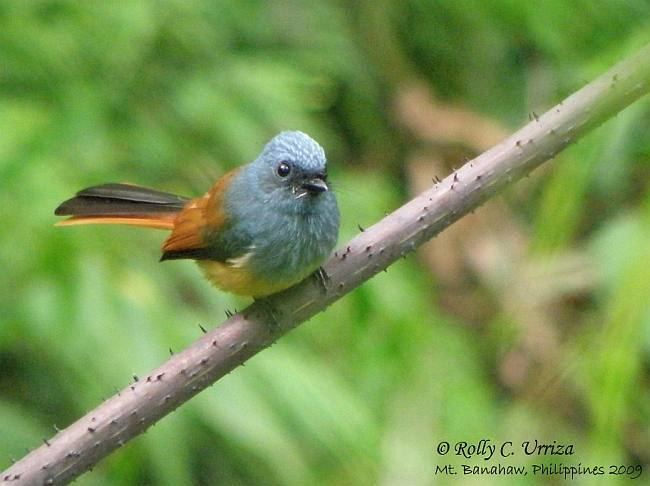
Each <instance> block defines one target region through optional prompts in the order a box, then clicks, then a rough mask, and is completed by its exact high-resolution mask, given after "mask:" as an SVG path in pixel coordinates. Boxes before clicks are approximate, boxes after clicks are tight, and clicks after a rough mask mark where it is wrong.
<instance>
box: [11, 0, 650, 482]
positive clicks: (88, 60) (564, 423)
mask: <svg viewBox="0 0 650 486" xmlns="http://www.w3.org/2000/svg"><path fill="white" fill-rule="evenodd" d="M648 32H650V4H649V3H648V2H647V1H644V0H625V1H622V0H601V1H599V2H593V1H583V0H580V1H572V2H568V1H563V0H548V1H545V2H543V4H542V3H539V2H514V1H510V0H492V1H490V2H483V1H479V0H460V1H459V0H442V1H435V2H434V1H431V0H408V1H405V2H398V1H389V0H379V1H373V2H370V1H367V0H366V1H360V2H354V3H350V4H348V3H347V2H338V1H335V0H323V1H321V2H304V1H298V0H271V1H268V2H262V1H252V0H246V1H241V0H238V1H234V0H229V1H219V2H212V1H209V0H160V1H153V0H149V1H145V0H140V1H138V0H133V1H128V2H127V1H122V2H94V1H88V2H78V1H72V0H69V1H66V0H59V1H55V0H33V1H25V0H1V1H0V208H2V209H1V214H2V224H1V225H0V262H1V264H2V271H1V273H0V275H1V276H0V291H1V292H0V464H1V466H0V468H4V466H8V465H9V463H10V458H12V457H15V458H18V457H21V456H22V455H24V453H25V449H26V448H33V447H36V446H38V445H39V444H40V443H41V441H42V439H43V438H45V437H49V436H51V435H52V434H53V432H54V429H53V425H54V424H56V425H57V426H59V427H64V426H66V425H68V424H69V423H71V422H72V421H74V420H75V419H76V418H78V417H79V416H81V415H82V414H84V413H85V412H86V411H88V410H90V409H92V408H93V407H95V406H96V405H97V404H98V403H100V402H101V401H102V399H103V398H105V397H108V396H110V395H112V394H113V393H114V392H115V391H116V390H117V389H121V388H122V387H124V386H125V385H126V384H127V383H128V381H129V380H130V379H131V378H130V377H131V376H132V375H133V374H137V375H143V374H146V373H147V371H149V370H150V369H152V368H154V367H155V366H156V365H158V364H159V363H161V362H162V361H163V360H165V359H166V357H167V356H168V352H169V351H168V350H169V348H170V347H171V348H172V349H175V350H179V349H181V348H183V347H185V346H187V345H188V344H189V343H191V342H192V341H193V340H194V339H196V338H197V337H198V336H199V334H200V330H199V327H198V325H199V324H202V325H204V326H206V327H212V326H215V325H218V324H219V322H221V320H222V318H223V315H224V310H225V309H233V308H242V307H243V306H245V305H246V304H247V301H246V300H245V299H235V298H232V297H230V296H227V295H224V294H221V293H218V292H215V291H214V290H213V289H211V288H210V287H209V286H208V285H207V284H206V283H205V282H203V281H202V280H201V278H200V276H199V272H198V271H197V270H196V269H195V268H194V266H193V265H192V264H191V263H189V262H173V263H165V264H158V262H157V257H158V252H157V247H158V245H159V243H160V241H161V239H162V233H157V232H147V231H144V230H138V229H131V228H118V227H110V228H101V227H98V228H90V227H88V228H70V229H57V228H54V227H53V223H54V221H55V218H54V217H53V214H52V211H53V209H54V208H55V207H56V205H57V204H58V203H59V202H60V201H61V200H63V199H65V198H66V197H68V196H69V195H70V194H72V193H73V192H74V191H75V190H77V189H80V188H82V187H85V186H88V185H92V184H97V183H101V182H106V181H129V182H134V183H139V184H143V185H149V186H153V187H157V188H160V189H163V190H169V191H175V192H179V193H183V194H200V193H201V192H202V191H204V190H206V189H207V188H208V187H209V185H210V183H211V181H213V180H214V179H215V178H216V177H217V176H219V175H220V174H222V173H223V172H225V171H226V170H227V169H229V168H231V167H234V166H236V165H239V164H240V163H243V162H246V161H249V160H251V159H252V158H253V157H254V156H255V155H256V153H257V152H258V151H259V150H260V148H261V147H262V145H263V144H264V143H265V142H266V141H267V140H268V139H269V138H270V137H271V136H272V135H274V134H275V133H276V132H278V131H280V130H282V129H301V130H303V131H306V132H308V133H310V134H311V135H313V136H314V137H315V138H316V139H318V140H319V141H320V142H321V143H322V144H323V145H324V146H325V147H326V150H327V152H328V157H329V160H330V166H331V172H332V178H333V180H334V181H335V182H336V183H337V191H338V195H339V200H340V205H341V208H342V214H343V228H342V234H341V238H340V242H341V243H342V242H344V241H345V240H346V239H347V238H349V237H351V236H352V235H353V234H354V233H355V232H356V231H358V230H357V225H358V224H361V225H362V226H368V225H370V224H372V223H374V222H375V221H377V220H378V219H379V218H381V217H382V216H383V215H384V213H386V212H388V211H391V210H392V209H394V208H395V207H397V206H399V205H400V204H401V203H403V202H404V201H405V200H406V199H408V197H409V189H408V186H407V183H406V178H405V176H404V174H405V167H406V163H407V162H406V161H407V159H408V156H409V154H410V153H411V151H412V150H414V149H415V148H416V147H422V146H427V144H426V143H424V142H422V141H421V140H418V139H417V138H416V137H414V136H413V135H412V134H409V133H407V132H406V131H405V130H404V129H403V128H400V127H399V126H398V124H397V123H396V121H395V117H394V115H393V113H392V110H391V106H392V102H393V99H394V97H395V96H396V93H398V92H399V89H400V88H401V87H402V84H403V83H405V82H406V81H407V80H409V79H413V78H415V77H418V78H419V79H424V80H425V81H426V82H427V84H428V86H430V88H431V89H432V90H434V91H435V92H436V93H437V94H438V96H439V97H440V99H442V100H445V101H448V102H453V103H460V104H462V105H464V106H465V107H467V108H469V109H471V110H474V111H475V112H477V113H481V115H482V116H484V117H486V118H488V119H491V120H493V121H496V122H498V123H500V124H501V125H503V126H505V127H508V128H507V130H511V129H514V128H516V127H518V126H520V125H521V124H523V123H525V122H526V121H527V118H528V113H529V112H531V111H532V110H537V112H538V113H540V112H542V111H543V110H544V109H546V108H549V107H550V106H552V105H553V104H554V103H555V102H557V101H559V100H560V99H561V98H562V97H563V96H565V95H567V94H569V93H570V92H572V91H573V90H575V89H577V88H579V87H580V86H581V85H582V84H584V82H586V81H588V80H589V79H591V78H593V77H595V76H596V75H597V74H599V73H601V72H602V71H604V70H605V69H606V68H607V67H608V66H610V65H611V64H612V63H613V62H615V61H616V60H617V59H619V58H621V57H623V56H624V55H626V54H628V53H630V52H632V51H633V50H634V49H635V47H638V46H640V45H641V44H643V43H644V42H647V41H648V38H649V37H650V36H648ZM540 79H541V81H540ZM536 86H537V87H539V86H543V87H545V88H546V89H545V90H541V91H538V90H536V89H535V87H536ZM649 126H650V109H649V104H648V101H647V100H646V101H642V102H639V103H637V104H635V105H634V106H632V107H631V108H629V109H628V110H626V111H625V112H623V113H621V114H620V115H618V116H617V117H616V118H615V119H613V120H612V121H610V122H608V123H607V124H606V125H605V126H604V127H602V128H600V129H598V130H597V131H595V132H594V133H593V134H591V135H590V136H589V137H588V138H587V139H585V140H583V141H582V142H580V143H579V144H578V145H577V146H575V147H572V148H571V149H569V150H568V151H566V152H565V153H563V154H562V155H561V156H559V157H558V158H557V160H556V161H555V162H553V163H552V165H551V166H550V167H549V168H547V169H544V170H542V171H540V173H539V174H536V175H535V176H534V177H532V178H530V179H529V180H527V181H525V183H523V184H522V185H521V186H520V187H519V189H517V188H514V189H513V190H510V191H509V193H508V194H507V195H506V197H505V198H501V199H503V201H505V202H506V203H507V205H508V207H509V208H510V210H511V211H512V217H513V218H514V220H515V221H516V222H517V224H518V225H520V227H521V228H523V230H524V233H525V235H526V241H527V244H526V248H525V255H524V258H523V260H522V261H518V262H517V268H521V269H529V270H530V269H533V270H531V271H528V272H527V273H526V272H522V273H521V274H517V276H518V278H519V280H517V282H519V287H518V290H519V291H520V292H521V293H524V294H525V293H528V292H530V293H534V292H536V291H538V290H539V289H540V288H546V287H549V288H552V289H553V292H554V294H553V295H554V296H555V299H549V300H547V301H544V300H543V299H541V301H536V302H538V303H539V306H540V307H542V308H543V309H544V312H545V313H544V315H546V316H549V315H552V316H553V318H552V322H551V321H550V320H549V321H544V322H542V324H544V325H546V328H545V329H546V330H548V328H550V329H551V331H552V332H554V333H555V334H556V336H557V338H556V339H555V340H554V341H552V342H553V343H554V345H553V346H552V347H551V349H546V351H547V352H545V353H541V354H540V355H535V356H534V357H532V358H531V357H530V356H529V353H527V352H526V351H527V350H530V349H531V347H532V348H534V347H535V345H533V346H530V345H528V347H527V346H526V339H528V338H530V336H531V335H532V336H534V335H535V331H536V329H537V326H538V324H539V322H538V321H536V320H535V319H533V318H530V319H529V317H530V316H532V315H534V313H531V312H528V311H522V312H518V311H516V310H513V309H519V310H521V308H520V306H518V305H516V304H515V305H506V304H504V303H507V302H511V301H512V299H513V298H514V297H513V289H514V287H513V286H512V285H498V284H496V285H490V284H489V283H486V282H485V281H484V280H481V279H480V278H476V279H474V280H472V279H471V278H470V279H468V282H467V283H466V285H467V286H468V287H471V288H472V289H473V290H474V291H475V292H476V293H478V294H480V295H482V296H483V297H482V299H478V300H476V301H470V307H472V308H474V307H475V306H476V307H480V306H481V305H483V304H481V303H484V302H485V300H486V299H487V301H488V302H489V305H488V307H489V309H490V311H489V312H488V311H486V312H483V311H480V312H479V315H480V316H481V318H480V319H478V322H472V321H471V320H470V319H468V318H466V317H464V316H463V315H458V314H455V313H453V312H449V310H448V309H447V308H445V307H444V306H443V305H441V304H440V297H441V294H442V293H443V289H442V288H441V286H440V285H439V278H440V276H439V275H436V274H435V273H431V272H430V271H429V270H428V268H427V266H426V265H425V264H424V263H423V260H422V259H421V258H418V256H412V257H409V258H408V259H406V260H404V261H401V262H399V263H398V264H396V265H394V266H393V267H391V269H390V270H389V272H388V273H386V274H384V273H382V274H381V275H380V276H378V277H377V278H374V279H373V280H372V281H370V282H368V283H367V284H365V285H364V286H363V287H362V288H360V289H358V290H357V291H355V292H354V293H353V294H351V295H349V296H347V297H346V298H344V299H343V300H342V301H340V302H338V303H337V304H336V305H334V306H333V307H331V308H330V309H328V310H327V312H325V313H323V314H322V315H319V316H317V317H316V318H314V319H313V320H312V321H311V322H309V323H308V324H306V325H304V326H302V327H301V328H299V329H298V330H297V331H295V332H293V333H292V334H291V335H289V336H287V337H286V338H285V339H283V340H282V341H281V342H279V343H278V344H277V345H275V346H273V347H272V348H271V349H269V350H267V351H265V352H263V353H262V354H260V355H259V356H257V357H255V358H254V359H253V360H251V361H250V363H248V364H247V365H246V366H245V367H243V368H240V369H238V370H237V371H236V372H234V373H232V374H231V375H229V376H228V377H226V378H225V379H224V380H222V381H221V382H219V383H218V384H217V385H216V386H214V387H212V388H210V389H208V390H206V391H205V392H203V393H202V394H201V395H200V396H198V397H196V398H195V399H193V400H192V401H191V402H190V403H189V404H187V405H186V406H184V407H182V408H181V409H180V410H178V411H177V412H175V413H174V414H172V415H171V416H169V417H167V418H166V419H165V420H163V421H162V422H161V423H160V424H158V425H156V426H155V427H153V428H152V429H151V430H150V431H148V432H147V433H146V434H145V435H144V436H142V437H141V438H138V439H137V440H135V441H133V442H132V443H131V444H129V445H127V446H126V447H124V448H123V449H122V450H119V451H117V452H116V453H115V454H113V455H112V456H111V457H110V458H108V459H107V460H105V461H103V462H102V463H101V464H99V465H98V466H97V467H96V468H95V469H94V470H93V471H92V472H91V473H88V474H86V475H84V476H83V477H82V478H81V479H80V480H79V481H78V484H82V485H95V484H97V485H99V484H101V485H123V484H124V485H126V484H160V485H182V484H234V485H236V484H287V485H302V484H330V485H343V484H408V485H418V484H430V483H441V484H457V483H462V484H468V483H469V484H473V482H474V481H478V480H483V481H484V482H487V483H490V482H491V483H492V484H546V483H553V484H557V483H558V482H562V479H561V478H558V477H548V476H547V477H535V476H531V475H529V476H527V477H525V478H507V477H496V478H490V477H485V476H484V477H482V478H468V477H462V476H461V477H449V476H440V475H438V476H436V475H434V469H435V466H436V465H437V464H448V463H450V464H463V463H469V464H479V465H493V464H497V463H499V462H500V463H502V464H505V465H522V464H526V465H531V464H540V463H564V464H575V465H577V464H578V463H582V465H583V466H585V465H593V464H601V465H608V464H624V465H628V464H644V465H645V467H646V471H645V472H644V476H645V478H647V476H648V474H650V471H647V468H648V466H649V463H650V298H649V296H650V184H649V181H650V177H649V176H650V130H649V128H648V127H649ZM427 148H429V149H430V148H431V147H429V146H427ZM461 163H462V160H458V161H457V163H456V164H455V165H456V166H458V165H460V164H461ZM440 175H444V174H440ZM522 187H523V188H524V189H522ZM476 216H477V217H478V218H480V217H481V211H478V212H477V215H476ZM435 244H436V243H435V241H434V243H433V247H432V248H433V250H432V251H436V246H435ZM574 257H575V258H578V259H579V261H586V262H587V263H586V264H585V265H583V267H581V268H586V269H587V270H588V272H587V276H586V277H584V278H583V280H586V283H584V285H583V287H584V289H586V290H584V289H583V290H582V291H581V292H579V293H578V296H577V297H576V295H575V293H574V292H572V290H571V288H567V289H564V288H562V284H557V282H558V281H561V282H566V279H564V280H562V279H561V278H560V280H558V278H559V277H558V278H556V277H557V276H555V275H554V274H553V272H552V271H549V270H548V269H555V270H557V271H558V273H560V274H562V275H565V276H566V275H567V274H568V275H569V277H570V276H571V275H573V274H572V271H571V267H570V265H568V264H567V263H566V262H567V261H570V262H572V261H574V260H572V259H571V258H574ZM567 259H568V260H567ZM540 269H541V270H540ZM511 270H512V269H511ZM515 270H516V269H515ZM504 278H506V277H504ZM569 280H570V279H569ZM567 286H568V287H570V285H569V284H567ZM515 297H516V296H515ZM556 311H557V312H556ZM549 319H550V318H549ZM535 342H536V341H535ZM513 356H515V357H519V359H523V361H522V363H523V364H522V365H521V368H522V369H523V371H522V372H523V373H524V379H523V380H521V381H520V382H516V383H515V384H514V385H513V384H512V383H511V382H509V381H508V380H506V379H505V378H504V373H503V372H502V371H501V370H503V369H514V371H515V372H518V371H520V366H519V365H518V364H517V363H519V361H515V362H514V363H515V364H514V365H513V364H512V363H511V361H509V359H511V358H512V357H513ZM508 363H510V364H508ZM481 438H489V439H491V440H492V441H496V442H497V443H500V442H501V441H512V442H513V443H514V445H515V447H518V446H519V444H521V442H522V441H525V440H535V439H537V440H539V441H543V442H546V443H552V442H553V441H554V440H555V441H557V442H558V443H572V444H575V450H576V453H575V454H574V455H573V456H571V457H559V458H558V457H541V458H540V457H537V456H526V455H524V454H522V453H518V454H517V455H516V456H514V457H512V458H505V459H504V458H500V459H497V458H493V459H492V460H491V461H483V460H482V459H478V460H465V459H463V458H459V457H456V456H452V455H449V456H446V457H441V456H439V455H438V454H437V453H436V446H437V444H438V443H439V442H440V441H443V440H444V441H449V442H450V443H452V444H454V443H456V442H459V441H475V440H479V439H481ZM517 450H518V449H517ZM616 479H617V478H614V477H608V478H607V481H608V482H615V481H616ZM592 481H593V478H592V477H586V478H579V479H577V480H575V481H573V482H571V484H591V482H592ZM621 481H623V479H621Z"/></svg>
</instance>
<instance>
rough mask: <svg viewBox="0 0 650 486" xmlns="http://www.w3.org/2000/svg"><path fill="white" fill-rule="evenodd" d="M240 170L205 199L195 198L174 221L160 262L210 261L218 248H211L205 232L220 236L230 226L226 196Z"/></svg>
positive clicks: (226, 176)
mask: <svg viewBox="0 0 650 486" xmlns="http://www.w3.org/2000/svg"><path fill="white" fill-rule="evenodd" d="M238 171H239V169H233V170H231V171H230V172H228V173H226V174H225V175H224V176H223V177H221V178H220V179H219V180H218V181H217V182H216V184H215V185H214V186H212V188H211V189H210V190H209V191H208V192H207V193H205V194H204V195H203V196H202V197H198V198H196V199H192V200H191V201H190V202H189V203H187V205H186V206H185V207H184V208H183V210H182V211H181V212H180V213H179V214H178V215H177V216H176V219H175V220H174V228H173V229H172V232H171V234H170V235H169V237H168V238H167V239H166V240H165V242H164V243H163V245H162V250H163V255H162V258H161V260H172V259H179V258H194V259H205V258H210V256H212V253H214V250H215V249H209V248H208V242H207V241H205V235H206V233H210V234H217V233H218V232H219V229H220V228H222V227H224V226H225V225H226V223H227V220H228V216H227V214H226V212H225V208H224V195H225V193H226V189H227V188H228V186H229V185H230V183H231V181H232V179H233V177H234V176H235V175H236V174H237V172H238Z"/></svg>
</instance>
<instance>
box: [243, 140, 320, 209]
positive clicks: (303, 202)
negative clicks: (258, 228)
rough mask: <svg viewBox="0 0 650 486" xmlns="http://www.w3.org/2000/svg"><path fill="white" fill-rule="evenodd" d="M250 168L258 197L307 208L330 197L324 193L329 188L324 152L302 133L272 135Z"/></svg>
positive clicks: (289, 205)
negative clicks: (253, 174)
mask: <svg viewBox="0 0 650 486" xmlns="http://www.w3.org/2000/svg"><path fill="white" fill-rule="evenodd" d="M251 168H252V169H253V171H254V173H255V180H256V183H257V185H258V189H259V190H260V192H259V194H261V195H262V196H263V197H264V198H265V199H266V198H272V200H273V201H274V202H276V203H277V202H279V201H280V200H283V201H285V205H286V206H287V207H293V208H296V209H297V208H302V209H307V208H309V207H311V206H313V205H314V203H316V201H318V200H319V199H328V198H329V197H331V195H329V194H326V193H328V192H329V186H328V184H327V160H326V158H325V151H324V150H323V148H322V147H321V146H320V145H319V144H318V143H317V142H316V141H315V140H314V139H312V138H311V137H310V136H309V135H306V134H305V133H302V132H297V131H296V132H282V133H280V134H279V135H277V136H275V137H274V138H273V139H271V141H270V142H269V143H267V144H266V146H265V147H264V150H262V153H261V154H260V155H259V157H258V158H257V159H256V160H255V161H254V162H253V163H252V164H251ZM270 201H271V199H269V202H270ZM298 201H299V202H298ZM278 209H280V208H278Z"/></svg>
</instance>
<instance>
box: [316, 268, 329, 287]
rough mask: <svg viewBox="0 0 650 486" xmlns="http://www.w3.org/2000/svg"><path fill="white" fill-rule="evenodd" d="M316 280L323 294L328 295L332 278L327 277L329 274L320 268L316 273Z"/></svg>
mask: <svg viewBox="0 0 650 486" xmlns="http://www.w3.org/2000/svg"><path fill="white" fill-rule="evenodd" d="M314 278H315V279H316V283H317V284H318V286H319V287H320V288H321V289H322V290H323V293H327V289H328V284H329V282H330V276H329V275H327V272H326V271H325V269H324V268H323V267H318V269H317V270H316V271H315V272H314Z"/></svg>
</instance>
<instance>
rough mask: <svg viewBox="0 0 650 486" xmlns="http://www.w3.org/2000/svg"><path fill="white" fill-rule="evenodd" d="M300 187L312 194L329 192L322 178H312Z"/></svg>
mask: <svg viewBox="0 0 650 486" xmlns="http://www.w3.org/2000/svg"><path fill="white" fill-rule="evenodd" d="M301 187H302V188H303V189H305V190H306V191H308V192H311V193H312V194H318V193H319V192H325V191H329V187H327V183H326V182H325V180H324V179H323V178H322V177H314V178H313V179H309V180H306V181H305V182H303V183H302V185H301Z"/></svg>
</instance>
